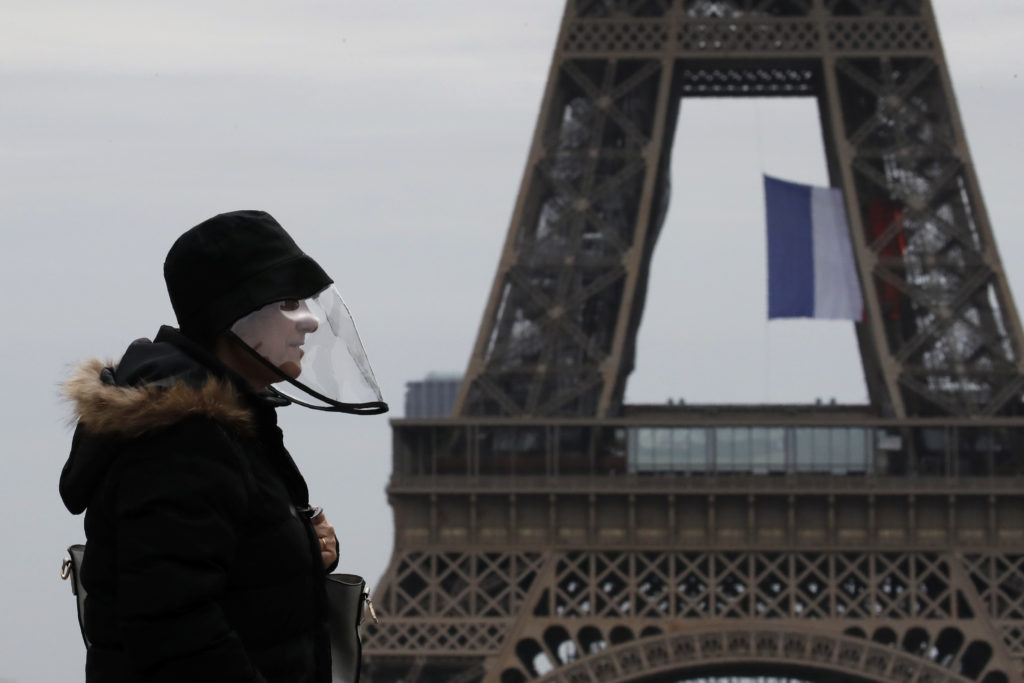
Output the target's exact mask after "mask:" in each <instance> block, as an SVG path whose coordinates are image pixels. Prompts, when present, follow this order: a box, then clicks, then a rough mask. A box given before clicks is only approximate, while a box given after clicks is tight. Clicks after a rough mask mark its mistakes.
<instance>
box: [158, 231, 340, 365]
mask: <svg viewBox="0 0 1024 683" xmlns="http://www.w3.org/2000/svg"><path fill="white" fill-rule="evenodd" d="M164 281H165V282H166V283H167V293H168V294H169V295H170V298H171V306H172V307H173V308H174V314H175V316H177V318H178V326H179V327H180V328H181V332H182V334H184V335H186V336H187V337H189V338H191V339H192V340H194V341H196V342H199V343H201V344H204V345H208V344H210V343H211V342H212V341H213V340H214V339H216V337H217V335H219V334H220V333H222V332H225V331H227V330H228V328H230V327H231V324H232V323H234V322H235V321H236V320H238V319H239V318H241V317H242V316H244V315H246V314H248V313H250V312H252V311H254V310H256V309H257V308H260V307H261V306H264V305H266V304H269V303H271V302H274V301H282V300H284V299H305V298H307V297H310V296H313V295H314V294H316V293H317V292H319V291H321V290H323V289H324V288H325V287H327V286H328V285H330V284H331V283H332V282H333V280H331V278H330V277H328V275H327V273H325V272H324V269H323V268H321V267H320V265H319V264H318V263H317V262H316V261H314V260H313V259H312V258H310V257H309V256H307V255H306V254H305V253H304V252H303V251H302V250H301V249H299V247H298V245H297V244H295V240H293V239H292V238H291V236H290V235H289V234H288V233H287V232H285V229H284V228H282V227H281V224H280V223H278V222H277V221H276V220H274V217H273V216H271V215H270V214H269V213H266V212H265V211H232V212H230V213H222V214H219V215H216V216H214V217H213V218H210V219H209V220H206V221H203V222H202V223H200V224H199V225H197V226H195V227H194V228H192V229H191V230H189V231H188V232H186V233H185V234H183V235H182V236H181V237H179V238H178V239H177V240H176V241H175V242H174V245H173V246H171V249H170V251H169V252H167V258H166V259H165V260H164Z"/></svg>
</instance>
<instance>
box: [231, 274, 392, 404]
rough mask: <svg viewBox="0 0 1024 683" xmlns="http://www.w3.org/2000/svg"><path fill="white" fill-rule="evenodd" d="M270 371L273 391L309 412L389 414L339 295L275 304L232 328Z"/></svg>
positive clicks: (324, 294)
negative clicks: (312, 410)
mask: <svg viewBox="0 0 1024 683" xmlns="http://www.w3.org/2000/svg"><path fill="white" fill-rule="evenodd" d="M231 332H233V333H234V335H235V336H236V337H237V338H238V339H240V340H241V341H242V342H243V348H245V349H246V350H247V351H248V352H249V353H250V354H251V355H252V356H253V358H254V359H255V360H256V361H257V362H259V363H260V364H261V365H262V366H263V367H264V369H266V370H267V371H268V373H269V374H268V376H267V378H268V384H277V386H274V387H271V391H273V392H274V393H277V394H279V395H280V396H282V397H284V398H286V399H288V400H289V401H291V402H293V403H297V404H299V405H302V406H306V407H307V408H315V409H317V410H331V411H336V412H343V413H354V414H358V415H376V414H379V413H383V412H386V411H387V409H388V405H387V404H386V403H384V400H383V399H382V398H381V395H380V388H379V387H378V386H377V380H376V378H374V376H373V370H372V369H370V362H369V360H367V358H366V352H365V351H364V350H363V343H362V342H361V341H360V340H359V333H358V332H357V331H356V326H355V323H354V322H353V321H352V314H351V313H350V312H349V310H348V306H346V305H345V302H344V301H343V300H342V298H341V294H339V293H338V290H337V289H336V288H335V287H334V286H333V285H332V286H330V287H328V288H327V289H325V290H323V291H321V292H320V293H319V294H316V295H315V296H312V297H310V298H308V299H290V300H286V301H277V302H274V303H271V304H267V305H266V306H263V307H262V308H258V309H256V310H255V311H253V312H252V313H250V314H248V315H246V316H244V317H242V318H240V319H239V320H237V321H236V322H235V324H234V325H232V326H231Z"/></svg>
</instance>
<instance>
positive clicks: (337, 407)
mask: <svg viewBox="0 0 1024 683" xmlns="http://www.w3.org/2000/svg"><path fill="white" fill-rule="evenodd" d="M227 335H228V336H229V337H231V338H232V339H234V341H235V342H236V343H237V344H238V345H239V346H240V347H242V348H243V349H245V351H246V353H248V354H249V355H250V356H252V357H253V358H255V359H256V360H257V361H258V362H259V363H260V364H261V365H262V366H263V367H265V368H267V369H268V370H270V371H272V372H273V373H274V374H275V375H277V376H278V377H280V378H281V379H282V380H283V381H285V382H288V383H289V384H291V385H292V386H294V387H295V388H297V389H299V390H301V391H303V392H305V393H306V394H309V395H310V396H312V397H313V398H315V399H317V400H319V401H323V402H324V403H326V404H327V405H324V406H321V405H316V404H315V403H307V402H305V401H300V400H299V399H297V398H295V397H294V396H289V395H288V394H285V393H282V392H281V391H278V390H277V389H276V388H274V387H269V390H270V392H271V393H273V394H275V395H276V396H279V397H280V398H282V399H284V400H286V401H288V402H289V403H295V404H298V405H300V406H303V407H305V408H312V409H313V410H323V411H326V412H331V413H347V414H349V415H380V414H381V413H386V412H388V410H389V408H388V404H387V403H385V402H384V401H371V402H368V403H342V402H341V401H337V400H335V399H332V398H329V397H327V396H324V395H323V394H321V393H320V392H319V391H316V390H315V389H312V388H310V387H308V386H306V385H305V384H303V383H302V382H300V381H298V380H296V379H292V378H291V377H289V376H288V375H286V374H284V373H283V372H282V371H281V369H280V368H278V367H277V366H276V365H274V364H273V363H271V362H270V361H268V360H267V359H266V358H264V357H263V356H262V354H260V352H259V351H257V350H256V349H254V348H252V347H251V346H249V345H248V344H246V343H245V342H244V341H242V338H241V337H239V336H238V335H237V334H235V333H234V332H231V331H230V330H229V331H228V332H227Z"/></svg>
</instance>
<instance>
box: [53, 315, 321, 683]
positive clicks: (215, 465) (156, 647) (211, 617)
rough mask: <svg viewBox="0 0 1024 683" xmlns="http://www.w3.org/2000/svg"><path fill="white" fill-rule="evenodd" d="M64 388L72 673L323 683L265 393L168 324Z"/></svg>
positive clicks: (311, 576) (294, 472) (286, 474)
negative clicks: (79, 545) (75, 545)
mask: <svg viewBox="0 0 1024 683" xmlns="http://www.w3.org/2000/svg"><path fill="white" fill-rule="evenodd" d="M66 389H67V393H68V396H69V398H70V399H71V400H72V402H73V404H74V405H75V408H76V412H77V415H78V427H77V429H76V431H75V436H74V440H73V443H72V449H71V455H70V457H69V458H68V461H67V464H66V465H65V466H64V471H63V472H62V474H61V481H60V492H61V496H62V497H63V499H64V503H65V505H66V506H67V508H68V509H69V510H70V511H71V512H72V513H75V514H78V513H80V512H82V511H83V510H86V515H85V532H86V537H87V539H88V543H87V545H86V554H85V560H84V563H83V567H82V580H83V582H84V584H85V588H86V590H87V591H88V599H87V602H86V608H85V627H86V632H87V634H88V636H89V638H90V640H91V641H92V646H91V647H90V649H89V652H88V655H87V660H86V680H87V681H88V682H89V683H127V682H129V681H130V682H133V683H135V682H141V681H146V682H149V681H154V682H155V681H162V682H163V681H166V682H168V683H169V682H172V681H173V682H174V683H183V682H187V683H199V682H200V681H216V682H217V683H231V682H234V681H246V682H249V681H259V682H263V681H266V682H267V683H276V682H278V681H280V682H284V681H287V682H288V683H325V682H327V681H330V653H329V647H328V640H327V627H326V623H327V622H326V595H325V589H324V576H325V572H324V568H323V563H322V560H321V555H320V547H319V544H318V542H317V538H316V534H315V532H314V531H313V528H312V524H311V523H310V521H309V519H308V516H307V515H306V514H305V513H304V511H303V508H306V507H307V506H308V503H309V501H308V491H307V488H306V483H305V481H304V480H303V478H302V475H301V474H300V473H299V470H298V469H297V468H296V466H295V463H294V462H293V461H292V459H291V456H289V454H288V452H287V451H286V450H285V448H284V445H283V443H282V440H281V430H280V429H279V428H278V427H277V417H276V413H275V410H274V406H273V405H272V404H270V403H269V402H268V400H267V399H265V398H263V397H261V396H257V395H256V394H254V393H252V392H251V391H248V390H247V388H246V387H245V384H244V382H242V381H241V380H240V378H238V377H237V376H236V375H234V373H232V372H231V371H229V370H228V369H227V368H225V367H224V366H223V365H221V364H220V363H219V362H218V361H217V360H216V359H215V358H214V357H213V356H211V355H210V354H208V353H207V352H205V351H204V350H203V349H202V348H199V347H197V346H195V345H193V344H191V343H190V342H189V340H188V339H186V338H184V337H182V336H181V335H180V334H179V333H178V332H177V331H176V330H174V329H172V328H168V327H164V328H162V329H161V330H160V334H159V335H158V336H157V338H156V340H155V341H153V342H149V341H148V340H139V341H137V342H135V343H133V344H132V345H131V346H130V347H129V348H128V350H127V352H126V353H125V355H124V357H123V358H122V360H121V362H120V363H119V364H118V365H117V367H116V368H105V367H104V366H103V364H102V363H100V362H99V361H93V362H91V363H88V364H86V365H83V366H82V367H81V368H79V370H78V371H77V372H76V373H75V375H74V376H73V377H72V379H71V380H70V381H69V382H68V384H67V385H66Z"/></svg>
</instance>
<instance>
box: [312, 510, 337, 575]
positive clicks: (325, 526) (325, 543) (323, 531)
mask: <svg viewBox="0 0 1024 683" xmlns="http://www.w3.org/2000/svg"><path fill="white" fill-rule="evenodd" d="M311 521H312V522H313V531H315V532H316V537H317V540H318V541H319V542H320V558H321V559H323V561H324V569H330V567H331V566H332V565H333V564H334V563H335V562H337V561H338V537H337V536H336V535H335V533H334V527H333V526H331V523H330V522H328V521H327V515H325V514H324V513H322V512H321V513H320V514H319V515H317V516H316V517H314V518H313V519H312V520H311Z"/></svg>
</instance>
